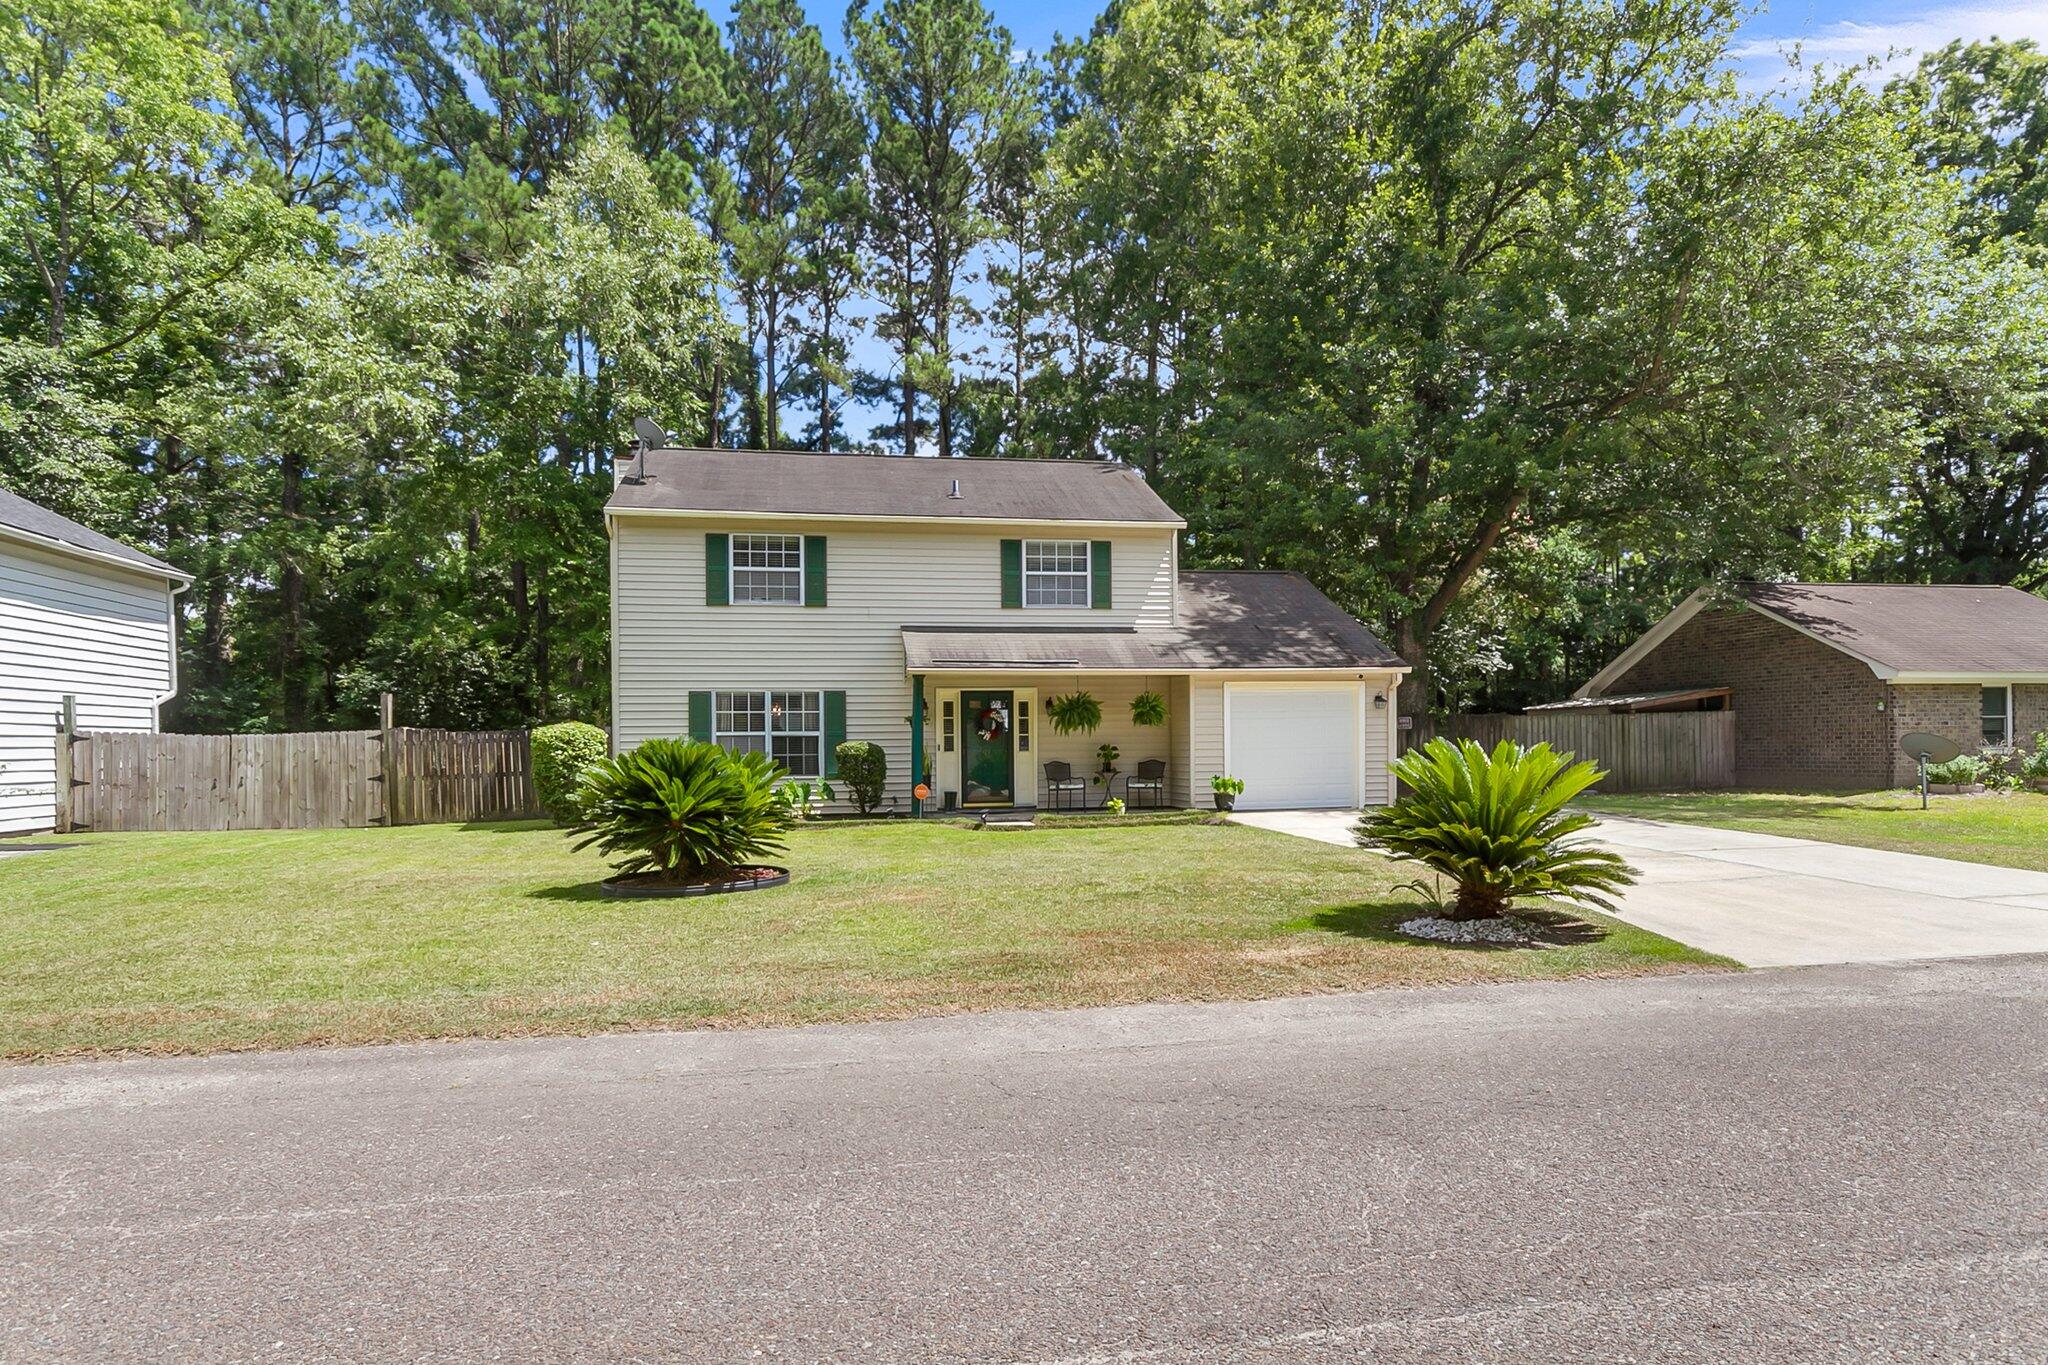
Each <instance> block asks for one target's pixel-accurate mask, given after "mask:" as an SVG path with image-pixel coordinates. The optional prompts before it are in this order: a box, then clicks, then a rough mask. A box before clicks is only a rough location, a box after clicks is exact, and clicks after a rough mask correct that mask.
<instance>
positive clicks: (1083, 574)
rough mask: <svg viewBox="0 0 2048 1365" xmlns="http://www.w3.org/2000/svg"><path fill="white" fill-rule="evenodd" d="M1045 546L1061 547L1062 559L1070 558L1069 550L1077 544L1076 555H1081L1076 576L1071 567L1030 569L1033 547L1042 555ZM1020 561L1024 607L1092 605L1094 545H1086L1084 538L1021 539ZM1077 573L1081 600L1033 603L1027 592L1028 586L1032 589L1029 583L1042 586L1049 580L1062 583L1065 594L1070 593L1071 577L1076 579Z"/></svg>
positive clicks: (1093, 595) (1093, 597)
mask: <svg viewBox="0 0 2048 1365" xmlns="http://www.w3.org/2000/svg"><path fill="white" fill-rule="evenodd" d="M1047 547H1060V549H1061V550H1063V551H1064V552H1065V553H1064V554H1063V556H1062V557H1063V558H1071V557H1072V552H1073V551H1074V550H1075V549H1076V548H1077V547H1078V549H1079V551H1080V556H1081V568H1080V570H1079V572H1078V575H1077V573H1076V571H1075V570H1073V569H1034V568H1032V567H1031V558H1032V553H1033V551H1034V550H1035V551H1037V552H1038V553H1039V554H1040V555H1041V556H1043V555H1044V554H1045V553H1046V549H1047ZM1023 560H1024V605H1025V606H1027V607H1049V608H1053V609H1055V610H1057V609H1061V608H1067V609H1071V608H1074V607H1086V606H1090V605H1092V604H1093V603H1094V601H1095V547H1094V546H1093V545H1092V544H1090V543H1089V542H1088V541H1085V540H1027V541H1025V542H1024V555H1023ZM1077 576H1078V577H1079V578H1080V580H1081V599H1080V600H1079V601H1078V602H1066V601H1037V602H1034V601H1032V600H1031V595H1032V594H1031V590H1032V588H1033V586H1034V585H1039V586H1044V585H1047V584H1049V583H1051V582H1053V581H1059V582H1061V583H1063V584H1064V585H1065V587H1066V589H1067V590H1068V592H1069V593H1071V589H1072V586H1073V580H1074V579H1075V578H1076V577H1077Z"/></svg>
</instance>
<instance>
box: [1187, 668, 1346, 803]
mask: <svg viewBox="0 0 2048 1365" xmlns="http://www.w3.org/2000/svg"><path fill="white" fill-rule="evenodd" d="M1370 704H1371V703H1370V702H1369V701H1368V700H1367V689H1366V687H1365V685H1364V684H1363V683H1356V682H1346V683H1229V684H1226V685H1225V686H1224V689H1223V715H1224V720H1223V751H1224V768H1225V770H1226V771H1228V772H1229V773H1231V774H1232V775H1233V776H1236V777H1241V778H1243V779H1244V795H1243V796H1241V797H1239V798H1238V805H1239V806H1240V807H1241V808H1243V809H1245V810H1278V809H1289V808H1298V809H1313V808H1317V807H1348V806H1360V805H1363V804H1365V801H1366V799H1367V794H1366V792H1365V790H1364V786H1365V773H1366V767H1367V758H1366V755H1365V752H1364V746H1362V745H1361V743H1360V740H1361V738H1362V736H1363V732H1364V730H1365V727H1366V721H1365V718H1364V714H1363V713H1364V712H1365V710H1366V709H1367V708H1368V707H1369V706H1370ZM1382 724H1384V721H1383V719H1382ZM1373 747H1374V748H1375V749H1376V750H1377V751H1378V763H1379V768H1380V771H1381V772H1382V773H1384V763H1385V753H1384V745H1375V746H1373ZM1382 782H1384V778H1382ZM1374 799H1379V798H1378V795H1377V793H1375V794H1374Z"/></svg>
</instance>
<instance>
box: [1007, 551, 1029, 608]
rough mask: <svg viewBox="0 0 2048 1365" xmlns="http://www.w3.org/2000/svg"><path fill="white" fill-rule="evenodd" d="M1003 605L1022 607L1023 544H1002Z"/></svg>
mask: <svg viewBox="0 0 2048 1365" xmlns="http://www.w3.org/2000/svg"><path fill="white" fill-rule="evenodd" d="M1003 605H1004V606H1006V607H1021V606H1023V605H1024V542H1023V541H1021V540H1006V541H1004V542H1003Z"/></svg>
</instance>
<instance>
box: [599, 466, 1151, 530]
mask: <svg viewBox="0 0 2048 1365" xmlns="http://www.w3.org/2000/svg"><path fill="white" fill-rule="evenodd" d="M645 459H646V469H645V471H644V476H643V477H641V478H640V480H639V481H638V482H635V481H633V480H632V479H630V478H629V479H627V480H626V481H624V482H622V483H620V484H619V486H618V487H617V488H615V489H614V490H613V491H612V497H611V501H610V502H609V503H608V504H606V506H607V507H608V508H610V509H611V510H613V511H633V510H636V509H639V510H648V509H657V510H678V511H700V512H784V513H788V514H789V515H791V516H807V517H945V518H972V519H977V520H983V521H1099V522H1142V523H1149V524H1153V525H1159V526H1178V525H1180V524H1181V520H1180V518H1179V517H1178V516H1177V515H1175V513H1174V510H1173V509H1172V508H1171V507H1168V506H1167V505H1166V504H1165V503H1164V502H1163V501H1161V500H1160V497H1159V495H1158V494H1157V493H1155V492H1153V491H1152V488H1151V485H1149V484H1147V483H1146V482H1145V480H1144V478H1143V477H1142V476H1140V475H1139V473H1138V471H1137V470H1136V469H1134V468H1132V467H1131V466H1129V465H1124V464H1113V463H1108V462H1104V461H1099V460H993V459H991V460H983V459H958V460H938V459H925V458H917V457H912V456H906V455H842V454H819V453H804V452H800V451H785V450H684V449H675V448H669V449H662V450H650V451H648V452H647V454H646V457H645ZM633 472H634V473H636V474H638V473H641V471H640V470H639V469H638V468H637V466H636V467H635V468H634V469H633ZM955 479H958V480H959V481H960V496H959V497H957V498H955V497H953V496H951V492H952V484H953V480H955Z"/></svg>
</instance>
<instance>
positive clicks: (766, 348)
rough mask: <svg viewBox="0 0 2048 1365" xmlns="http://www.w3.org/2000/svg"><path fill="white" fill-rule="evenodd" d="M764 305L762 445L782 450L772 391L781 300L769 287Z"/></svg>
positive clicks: (776, 398)
mask: <svg viewBox="0 0 2048 1365" xmlns="http://www.w3.org/2000/svg"><path fill="white" fill-rule="evenodd" d="M764 303H765V305H766V306H765V307H764V308H763V310H762V314H761V329H762V346H761V391H762V400H761V448H762V449H763V450H780V449H782V432H781V426H782V420H781V412H780V405H781V402H782V400H781V398H780V397H779V396H778V395H777V394H776V392H775V354H776V347H777V346H779V345H780V344H781V335H780V333H781V329H780V328H778V327H777V326H776V325H775V319H776V315H777V314H778V313H780V312H781V311H782V300H781V299H779V298H778V297H776V294H775V291H774V290H772V289H771V290H769V291H768V292H767V294H766V296H765V298H764Z"/></svg>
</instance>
